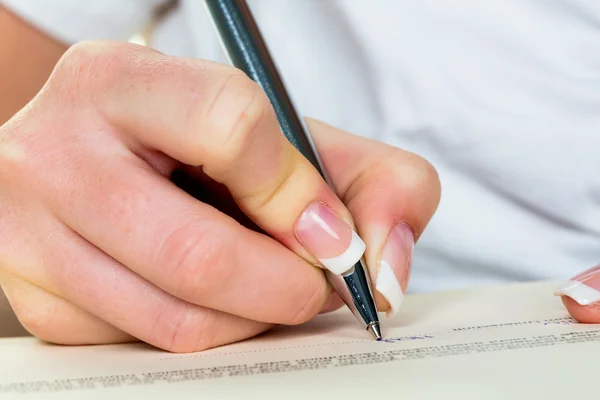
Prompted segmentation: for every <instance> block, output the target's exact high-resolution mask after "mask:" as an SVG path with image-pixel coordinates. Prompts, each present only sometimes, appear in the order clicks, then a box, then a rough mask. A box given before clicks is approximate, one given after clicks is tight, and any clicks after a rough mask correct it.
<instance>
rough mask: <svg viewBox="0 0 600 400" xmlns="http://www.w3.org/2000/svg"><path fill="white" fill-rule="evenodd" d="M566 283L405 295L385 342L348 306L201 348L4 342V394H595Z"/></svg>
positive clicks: (589, 345) (591, 336) (591, 345)
mask: <svg viewBox="0 0 600 400" xmlns="http://www.w3.org/2000/svg"><path fill="white" fill-rule="evenodd" d="M555 287H556V283H553V282H550V283H549V282H542V283H527V284H516V285H509V286H492V287H484V288H480V289H477V290H471V291H453V292H446V293H437V294H420V295H411V296H407V298H406V300H405V303H404V305H403V308H402V310H401V312H400V313H399V314H398V315H397V317H395V318H394V320H388V319H387V318H386V317H385V316H383V315H382V324H383V327H384V328H383V333H384V335H385V336H386V338H387V339H388V341H387V342H376V341H373V340H371V339H370V338H369V336H368V334H367V332H366V331H363V330H362V329H361V328H360V326H359V325H358V323H357V321H356V320H355V319H354V317H353V316H352V315H351V314H350V313H349V312H348V311H347V310H346V309H342V310H340V311H337V312H335V313H332V314H328V315H323V316H319V317H318V318H316V319H315V320H314V321H311V322H310V323H307V324H305V325H302V326H298V327H282V328H278V329H276V330H274V331H272V332H270V333H268V334H266V335H263V336H260V337H257V338H255V339H253V340H249V341H245V342H242V343H237V344H233V345H229V346H224V347H221V348H218V349H213V350H209V351H206V352H202V353H195V354H185V355H176V354H170V353H166V352H162V351H159V350H156V349H154V348H151V347H149V346H146V345H143V344H133V345H115V346H92V347H60V346H51V345H46V344H41V343H39V342H38V341H36V340H35V339H31V338H20V339H1V340H0V357H1V359H0V398H18V399H22V398H24V399H82V398H84V399H104V398H109V399H129V398H135V399H137V398H144V399H164V398H169V399H180V398H195V399H196V398H197V399H206V398H219V399H224V398H227V399H228V398H235V399H261V400H264V399H306V398H316V399H320V398H332V397H333V398H348V399H354V398H361V399H365V398H372V399H383V398H394V399H395V398H398V399H403V400H410V399H437V398H440V399H441V398H444V399H449V398H450V399H465V398H473V399H509V398H511V399H566V398H577V396H580V397H581V398H583V396H587V397H586V398H589V399H592V398H597V395H598V390H599V389H600V387H598V385H597V383H595V382H597V381H598V374H599V373H600V325H588V324H578V323H576V322H575V321H574V320H572V319H571V318H569V316H568V314H567V312H566V310H565V309H564V307H563V305H562V303H561V301H560V299H559V298H557V297H554V296H553V290H554V288H555Z"/></svg>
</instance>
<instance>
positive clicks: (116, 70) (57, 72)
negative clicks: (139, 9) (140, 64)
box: [48, 41, 131, 97]
mask: <svg viewBox="0 0 600 400" xmlns="http://www.w3.org/2000/svg"><path fill="white" fill-rule="evenodd" d="M130 46H131V45H129V44H126V43H117V42H105V41H84V42H80V43H77V44H75V45H73V46H71V47H69V49H68V50H67V51H66V52H65V54H64V55H63V56H62V57H61V59H60V60H59V62H58V63H57V65H56V67H55V68H54V71H53V73H52V74H51V75H50V78H49V80H48V86H49V88H53V89H54V88H59V89H61V91H62V92H63V93H65V94H66V95H67V96H71V97H73V96H76V95H82V94H88V95H92V94H94V91H93V90H92V89H93V88H101V87H104V88H106V87H110V86H111V83H112V80H114V79H115V78H117V77H120V76H122V75H123V74H124V72H125V70H126V69H127V68H128V65H130V62H129V58H130V57H129V54H130V53H131V47H130Z"/></svg>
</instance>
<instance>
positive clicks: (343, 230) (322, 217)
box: [295, 201, 366, 275]
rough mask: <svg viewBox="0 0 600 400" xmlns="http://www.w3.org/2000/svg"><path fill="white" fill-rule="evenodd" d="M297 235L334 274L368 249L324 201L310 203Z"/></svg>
mask: <svg viewBox="0 0 600 400" xmlns="http://www.w3.org/2000/svg"><path fill="white" fill-rule="evenodd" d="M295 234H296V238H298V240H299V241H300V243H302V245H303V246H304V247H305V248H306V250H307V251H308V252H309V253H311V254H312V255H313V256H314V257H315V258H317V259H318V260H319V262H320V263H321V264H323V266H324V267H325V268H327V269H328V270H330V271H331V272H333V273H334V274H337V275H340V274H342V273H344V272H346V271H347V270H349V269H350V268H352V266H353V265H354V264H356V262H357V261H358V260H360V258H361V257H362V255H363V254H364V252H365V248H366V246H365V243H364V242H363V241H362V239H361V238H360V237H359V236H358V234H357V233H356V232H355V231H354V229H352V227H351V226H350V225H349V224H348V223H347V222H346V221H344V220H343V219H342V218H340V217H339V216H338V215H336V214H335V213H334V212H333V211H332V210H331V209H330V208H329V207H327V206H326V205H325V204H323V203H321V202H318V201H317V202H314V203H312V204H310V205H309V206H308V207H307V208H306V209H305V210H304V212H303V213H302V215H301V216H300V219H298V222H296V227H295Z"/></svg>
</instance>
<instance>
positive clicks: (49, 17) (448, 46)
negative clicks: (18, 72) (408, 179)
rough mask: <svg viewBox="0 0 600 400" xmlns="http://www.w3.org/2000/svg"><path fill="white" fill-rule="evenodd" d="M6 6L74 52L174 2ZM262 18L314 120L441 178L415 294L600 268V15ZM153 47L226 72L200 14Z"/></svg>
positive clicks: (549, 1)
mask: <svg viewBox="0 0 600 400" xmlns="http://www.w3.org/2000/svg"><path fill="white" fill-rule="evenodd" d="M0 2H3V3H4V4H6V5H7V6H8V7H10V8H12V9H13V10H15V12H17V13H19V14H20V15H22V16H23V17H24V18H26V19H28V20H29V21H31V22H32V23H34V24H36V25H38V26H40V27H41V28H42V29H44V30H45V31H47V32H48V33H49V34H51V35H53V36H55V37H56V38H58V39H60V40H63V41H65V42H66V43H72V42H76V41H80V40H86V39H98V38H109V39H120V40H127V39H128V38H129V36H130V35H131V34H132V33H134V32H136V31H137V30H139V29H140V28H141V27H142V26H143V24H144V23H145V21H147V19H148V18H149V16H150V15H151V10H152V7H153V6H155V5H157V4H158V3H159V2H160V0H154V1H151V0H87V1H82V0H0ZM250 4H251V7H252V9H253V11H254V12H255V15H256V17H257V19H258V21H259V23H260V26H261V28H262V29H263V32H264V34H265V36H266V38H267V41H268V43H269V46H270V47H271V49H272V51H273V53H274V55H275V58H276V60H277V63H278V64H279V67H280V68H281V71H282V73H283V75H284V77H285V79H286V81H287V83H288V85H289V88H290V90H291V92H292V94H293V97H294V98H295V100H296V102H297V103H298V105H299V108H300V110H301V111H302V113H303V114H305V115H307V116H311V117H316V118H320V119H322V120H324V121H326V122H328V123H330V124H333V125H337V126H339V127H341V128H343V129H346V130H348V131H351V132H354V133H357V134H361V135H364V136H368V137H372V138H375V139H378V140H382V141H385V142H388V143H391V144H393V145H396V146H399V147H402V148H405V149H408V150H411V151H414V152H416V153H418V154H420V155H422V156H424V157H426V158H427V159H428V160H429V161H430V162H432V163H433V164H434V165H435V166H436V167H437V169H438V171H439V173H440V177H441V180H442V187H443V195H442V202H441V204H440V208H439V211H438V213H437V214H436V216H435V217H434V219H433V220H432V222H431V225H430V226H429V228H428V229H427V231H426V232H425V235H424V236H423V237H422V240H421V242H420V243H419V244H418V246H417V251H416V255H415V260H414V268H413V277H412V282H411V289H412V290H413V291H429V290H437V289H448V288H457V287H464V286H470V285H473V284H478V283H496V282H510V281H515V280H529V279H546V278H567V277H569V276H571V275H574V274H575V273H577V272H579V271H580V270H582V269H586V268H588V267H590V266H592V265H595V264H596V263H598V262H599V261H600V178H599V172H600V157H599V156H598V151H599V150H600V2H598V1H597V0H503V1H495V2H489V1H477V0H455V1H451V2H449V1H442V0H370V1H368V2H367V1H364V0H254V1H250ZM152 45H153V46H154V47H157V48H158V49H159V50H161V51H164V52H166V53H169V54H173V55H181V56H193V57H203V58H208V59H212V60H217V61H223V60H224V59H223V56H222V53H221V50H220V48H219V46H218V43H217V41H216V39H215V36H214V33H213V32H212V27H211V25H210V23H209V21H208V19H207V16H206V13H205V10H204V9H203V5H202V2H200V1H198V0H182V1H181V6H180V8H179V9H178V10H176V11H175V12H174V13H172V14H171V15H170V16H169V17H168V18H167V19H166V20H165V21H163V23H162V24H161V25H160V26H159V27H158V29H157V31H156V33H155V36H154V42H153V43H152ZM398 201H399V202H401V201H402V199H398Z"/></svg>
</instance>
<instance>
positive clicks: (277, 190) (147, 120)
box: [55, 44, 364, 273]
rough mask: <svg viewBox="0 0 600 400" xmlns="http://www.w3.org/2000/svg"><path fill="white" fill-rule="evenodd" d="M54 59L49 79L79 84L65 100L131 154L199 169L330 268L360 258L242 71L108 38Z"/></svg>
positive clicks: (345, 217) (340, 215) (343, 214)
mask: <svg viewBox="0 0 600 400" xmlns="http://www.w3.org/2000/svg"><path fill="white" fill-rule="evenodd" d="M60 65H61V66H60V67H59V68H58V69H57V72H56V73H55V76H57V77H61V76H62V77H63V79H62V81H70V82H71V83H70V84H69V85H70V86H69V91H70V92H74V91H76V89H73V86H74V85H75V86H76V87H78V86H83V88H81V87H79V90H78V92H79V93H82V96H84V99H80V98H79V97H78V96H75V98H73V99H70V101H77V102H79V103H83V104H86V103H89V104H93V107H94V108H96V109H97V110H99V113H100V114H101V116H102V118H103V119H105V120H107V121H108V122H109V123H110V125H111V126H112V127H113V130H114V131H115V132H118V133H114V135H120V133H122V132H126V133H127V135H128V136H127V137H125V138H123V140H124V141H125V142H126V143H127V144H128V146H129V147H130V148H131V149H132V150H134V151H136V152H139V151H141V150H140V148H141V149H152V150H157V151H159V152H162V153H164V154H166V155H168V156H170V157H172V158H174V159H177V160H179V161H181V162H183V163H185V164H188V165H192V166H202V169H203V171H204V173H206V174H207V175H208V176H209V177H210V178H212V179H214V180H216V181H218V182H221V183H223V184H225V185H226V186H227V187H228V188H229V190H230V191H231V193H232V194H233V196H234V198H235V200H236V202H237V203H238V204H239V205H240V208H241V209H242V210H243V211H244V212H245V213H246V214H247V215H248V216H250V217H251V218H252V219H253V220H254V221H255V222H256V223H257V224H258V225H259V226H260V227H261V228H262V229H264V230H265V231H266V232H268V233H269V234H271V235H272V236H274V237H275V238H276V239H278V240H279V241H280V242H282V243H284V244H285V245H286V246H287V247H288V248H290V249H292V250H293V251H294V252H296V253H297V254H299V255H301V256H302V257H304V258H306V259H307V260H310V261H311V262H315V263H316V260H315V259H314V257H316V258H317V259H319V260H320V262H321V264H323V265H325V266H326V267H328V268H330V269H332V270H333V271H334V272H336V273H341V272H343V271H345V270H347V269H348V268H349V267H351V265H352V264H353V263H354V262H355V261H356V260H358V259H359V258H360V256H361V255H362V253H363V251H364V243H362V241H361V240H360V238H358V236H357V235H356V234H355V233H354V232H353V230H352V227H351V225H350V224H349V222H351V219H350V214H349V213H348V211H347V209H346V208H345V207H344V205H343V204H342V202H341V201H340V200H339V199H338V198H337V197H336V196H335V195H334V193H333V192H332V191H331V190H330V189H329V187H328V186H327V184H326V183H325V182H324V180H323V179H322V178H321V177H320V175H319V174H318V173H317V171H316V170H315V169H314V168H313V167H312V165H311V164H310V163H309V162H308V161H307V160H306V159H305V158H304V157H303V156H302V155H301V154H300V153H299V152H298V151H297V150H296V149H295V148H294V147H293V146H292V145H291V144H290V143H289V142H288V141H287V140H286V139H285V137H284V136H283V135H282V134H281V131H280V129H279V126H278V124H277V120H276V117H275V114H274V112H273V110H272V108H271V106H270V104H269V102H268V98H267V97H266V95H265V93H264V92H263V91H262V90H261V89H260V87H259V86H258V85H257V84H255V83H254V82H252V81H251V80H249V79H248V78H247V77H246V76H245V75H244V74H242V73H241V72H240V71H238V70H236V69H233V68H231V67H227V66H224V65H219V64H215V63H209V62H206V61H197V60H182V59H177V58H172V57H167V56H164V55H161V54H158V53H155V52H153V51H151V50H148V49H145V48H141V47H137V46H136V47H134V46H132V45H114V44H100V45H98V44H96V45H89V44H87V45H79V46H75V47H74V49H72V50H71V51H70V52H68V54H67V56H66V57H65V59H64V60H63V62H62V63H61V64H60ZM65 77H68V78H69V79H64V78H65ZM55 80H56V79H55ZM68 100H69V99H68ZM107 129H108V128H107ZM108 130H110V129H108ZM121 136H122V135H121ZM342 255H343V257H341V259H340V258H337V257H339V256H342ZM340 260H342V261H343V263H342V264H340Z"/></svg>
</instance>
